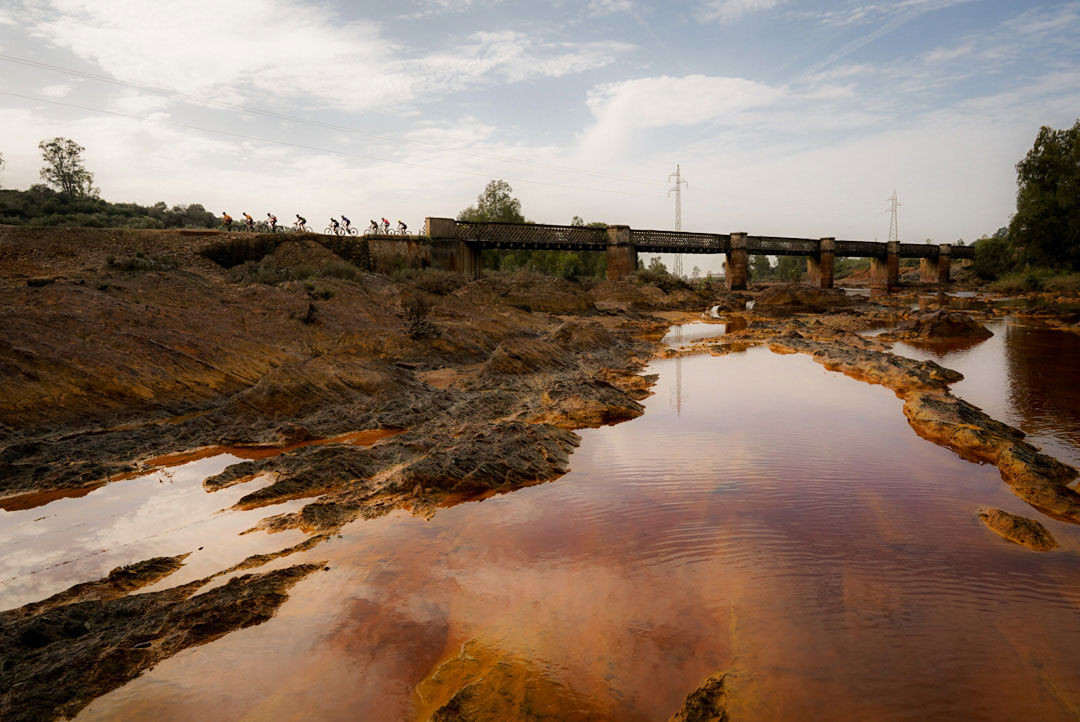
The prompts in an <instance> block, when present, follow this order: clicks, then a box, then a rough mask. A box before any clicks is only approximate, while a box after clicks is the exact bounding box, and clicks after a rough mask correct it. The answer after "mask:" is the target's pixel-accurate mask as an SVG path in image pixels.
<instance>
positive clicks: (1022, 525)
mask: <svg viewBox="0 0 1080 722" xmlns="http://www.w3.org/2000/svg"><path fill="white" fill-rule="evenodd" d="M976 516H977V517H978V518H979V520H980V521H982V523H983V524H985V525H986V526H987V528H989V529H990V531H992V532H994V533H995V534H997V535H998V536H1000V537H1001V538H1003V539H1008V540H1009V541H1011V542H1013V543H1014V544H1019V545H1020V546H1024V547H1027V548H1028V549H1031V550H1033V551H1037V552H1046V551H1050V550H1051V549H1057V548H1058V546H1059V545H1058V543H1057V541H1055V540H1054V537H1053V536H1051V535H1050V532H1048V531H1047V530H1046V527H1044V526H1043V525H1042V524H1040V523H1039V522H1037V521H1035V520H1034V519H1027V518H1025V517H1022V516H1017V515H1016V514H1010V513H1009V512H1007V511H1005V510H1004V509H992V508H991V509H980V510H979V512H978V514H976Z"/></svg>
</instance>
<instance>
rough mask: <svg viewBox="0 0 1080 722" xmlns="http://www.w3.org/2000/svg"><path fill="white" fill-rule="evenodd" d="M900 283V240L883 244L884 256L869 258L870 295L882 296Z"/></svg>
mask: <svg viewBox="0 0 1080 722" xmlns="http://www.w3.org/2000/svg"><path fill="white" fill-rule="evenodd" d="M899 285H900V241H889V242H888V243H886V244H885V257H884V258H882V257H881V256H876V257H874V258H871V259H870V295H871V296H882V295H885V294H887V293H889V291H891V290H893V289H894V288H896V287H897V286H899Z"/></svg>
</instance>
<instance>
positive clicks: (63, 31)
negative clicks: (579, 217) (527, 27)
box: [20, 0, 630, 111]
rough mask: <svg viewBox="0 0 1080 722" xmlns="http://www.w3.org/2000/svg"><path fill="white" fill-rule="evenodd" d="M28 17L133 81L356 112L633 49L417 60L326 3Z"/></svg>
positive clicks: (560, 49) (458, 47)
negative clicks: (321, 4)
mask: <svg viewBox="0 0 1080 722" xmlns="http://www.w3.org/2000/svg"><path fill="white" fill-rule="evenodd" d="M462 2H464V0H462ZM462 2H457V1H456V0H455V2H449V1H448V2H445V3H442V4H441V5H442V6H444V7H446V8H449V7H451V6H458V5H461V4H462ZM437 4H438V3H437ZM20 8H21V19H22V21H23V22H24V24H25V25H26V26H27V27H28V29H29V31H30V32H31V33H32V34H33V35H35V36H36V37H38V38H40V39H42V40H45V41H47V42H49V43H52V44H55V45H59V46H61V47H64V48H67V49H69V50H71V51H72V52H74V53H75V54H76V55H78V56H80V57H81V58H84V59H85V60H88V61H91V62H93V63H95V64H97V65H98V66H100V67H101V68H102V69H103V70H104V71H105V72H106V73H107V74H108V75H110V76H112V77H114V78H116V79H118V80H121V81H124V82H131V83H136V84H140V85H147V86H154V87H163V88H167V89H170V90H173V91H176V92H180V93H183V94H186V95H193V96H197V97H206V98H210V99H215V100H228V101H232V102H243V103H252V102H256V101H259V104H261V105H273V102H274V101H278V100H280V101H288V102H292V103H295V102H297V101H301V102H308V103H314V104H315V105H316V106H317V107H321V108H336V109H344V110H354V111H355V110H363V109H365V108H370V107H371V105H372V103H378V104H379V105H380V107H382V108H387V107H394V106H397V105H401V104H406V103H410V102H414V101H417V100H425V99H433V98H437V97H441V96H443V95H445V94H446V93H448V92H453V91H455V90H461V89H463V88H467V87H471V86H477V85H483V84H491V83H507V82H519V81H522V80H526V79H529V78H535V77H560V76H563V75H566V74H569V73H574V72H580V71H582V70H586V69H590V68H596V67H602V66H604V65H608V64H610V63H611V62H613V61H614V60H615V59H616V58H617V57H618V56H619V55H620V54H622V53H623V52H625V51H626V50H627V49H628V48H629V47H630V46H628V45H626V44H623V43H615V42H586V43H567V42H558V43H545V42H542V41H540V40H537V39H535V38H533V37H532V36H530V35H526V34H523V33H515V32H478V33H474V34H473V35H471V36H469V37H468V38H467V40H466V42H464V43H457V44H454V45H453V46H452V47H453V49H452V50H448V51H442V52H436V53H433V54H429V55H421V56H419V57H409V53H410V52H412V51H411V50H410V49H409V48H404V47H399V46H397V45H395V44H394V43H392V42H391V41H389V40H387V39H386V33H385V32H384V28H382V27H381V26H380V24H379V23H377V22H372V21H370V20H366V19H365V20H357V21H350V22H344V21H342V19H341V18H340V17H339V16H337V15H336V14H334V12H333V11H332V10H330V9H328V8H327V7H325V6H318V5H315V6H312V5H302V4H300V2H299V1H298V0H230V2H228V3H221V2H218V1H217V0H189V2H186V3H183V4H173V5H167V6H160V5H154V6H153V7H152V8H150V7H148V6H145V5H143V4H134V3H131V2H127V1H126V0H46V2H29V1H27V2H24V3H23V4H22V5H21V6H20ZM208 20H209V21H208Z"/></svg>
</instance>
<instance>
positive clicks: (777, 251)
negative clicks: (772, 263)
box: [746, 236, 818, 256]
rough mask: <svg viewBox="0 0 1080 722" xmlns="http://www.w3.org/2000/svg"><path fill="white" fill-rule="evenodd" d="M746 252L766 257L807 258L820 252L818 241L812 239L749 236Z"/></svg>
mask: <svg viewBox="0 0 1080 722" xmlns="http://www.w3.org/2000/svg"><path fill="white" fill-rule="evenodd" d="M746 252H747V253H753V254H757V255H766V256H807V255H812V254H815V253H817V252H818V241H817V240H815V239H810V238H781V237H779V236H749V237H747V239H746Z"/></svg>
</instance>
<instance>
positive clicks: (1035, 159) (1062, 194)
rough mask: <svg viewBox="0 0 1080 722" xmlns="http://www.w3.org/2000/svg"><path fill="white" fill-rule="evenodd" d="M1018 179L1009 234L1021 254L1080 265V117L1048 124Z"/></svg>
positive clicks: (1038, 261) (1025, 259) (1049, 263)
mask: <svg viewBox="0 0 1080 722" xmlns="http://www.w3.org/2000/svg"><path fill="white" fill-rule="evenodd" d="M1016 181H1017V186H1018V188H1017V192H1016V215H1014V216H1013V217H1012V220H1011V221H1010V222H1009V240H1010V241H1011V243H1012V246H1013V251H1014V253H1015V256H1016V258H1017V260H1019V261H1020V262H1021V263H1025V264H1028V265H1033V266H1043V267H1048V268H1049V267H1055V266H1057V267H1067V268H1071V269H1073V270H1080V120H1077V121H1076V124H1075V125H1074V126H1073V127H1072V128H1069V129H1066V130H1055V129H1053V128H1050V127H1047V126H1045V125H1044V126H1043V127H1042V128H1041V129H1040V130H1039V134H1038V136H1037V137H1036V138H1035V145H1034V147H1032V149H1031V150H1030V151H1028V154H1027V156H1026V157H1025V158H1024V159H1023V160H1022V161H1020V162H1019V163H1017V164H1016Z"/></svg>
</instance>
